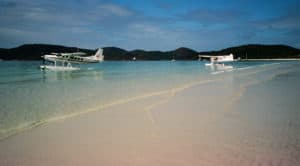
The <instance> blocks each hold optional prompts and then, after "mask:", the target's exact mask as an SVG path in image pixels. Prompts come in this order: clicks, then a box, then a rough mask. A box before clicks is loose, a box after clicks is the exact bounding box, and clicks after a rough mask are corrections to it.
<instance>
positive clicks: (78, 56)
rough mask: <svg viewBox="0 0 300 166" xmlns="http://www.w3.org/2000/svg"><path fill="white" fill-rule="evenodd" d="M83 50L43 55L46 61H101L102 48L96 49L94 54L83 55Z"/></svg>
mask: <svg viewBox="0 0 300 166" xmlns="http://www.w3.org/2000/svg"><path fill="white" fill-rule="evenodd" d="M85 55H86V54H85V53H83V52H75V53H52V54H47V55H44V56H43V58H44V60H46V61H52V62H69V63H98V62H101V61H103V58H104V56H103V50H102V49H98V51H97V52H96V54H95V55H92V56H85Z"/></svg>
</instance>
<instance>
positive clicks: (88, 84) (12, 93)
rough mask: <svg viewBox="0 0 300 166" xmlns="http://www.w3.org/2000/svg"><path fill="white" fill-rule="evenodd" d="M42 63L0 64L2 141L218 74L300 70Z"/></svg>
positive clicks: (280, 64)
mask: <svg viewBox="0 0 300 166" xmlns="http://www.w3.org/2000/svg"><path fill="white" fill-rule="evenodd" d="M40 64H41V62H40V61H2V62H0V139H3V138H6V137H7V136H9V135H13V134H15V133H17V132H19V131H22V130H24V129H28V128H32V127H35V126H38V125H41V124H45V123H48V122H51V121H53V120H57V119H63V118H68V117H72V116H76V115H79V114H82V113H85V112H90V111H98V110H103V109H106V108H109V107H110V106H113V105H118V104H121V103H126V102H129V101H133V100H136V99H139V98H146V97H149V96H155V94H159V93H161V92H164V91H165V90H170V89H176V88H180V87H185V86H188V85H191V84H193V83H195V82H201V81H204V82H205V81H206V80H213V79H220V78H221V76H222V75H236V74H239V73H241V72H243V71H246V70H251V69H256V70H264V68H265V67H266V66H272V65H273V66H274V65H275V66H276V65H277V70H278V71H281V70H285V69H286V68H289V67H291V66H297V65H298V66H299V65H300V63H299V62H296V61H288V62H285V61H244V62H242V61H241V62H233V63H229V64H227V65H225V66H205V63H204V62H201V61H175V62H170V61H136V62H132V61H131V62H117V61H116V62H102V63H99V64H87V65H82V66H81V70H78V71H56V72H55V71H41V70H40V69H39V68H38V67H39V65H40ZM261 77H265V75H264V76H261ZM256 79H258V80H259V79H260V78H259V76H257V78H256ZM281 84H284V82H281ZM274 95H280V94H274ZM277 97H281V96H277ZM295 97H299V96H289V95H285V96H284V98H285V100H287V101H288V100H289V98H293V99H294V98H295ZM293 101H294V100H293ZM291 107H292V106H291ZM244 111H250V110H248V109H245V110H244ZM249 114H250V115H251V114H253V113H249ZM271 116H272V115H271Z"/></svg>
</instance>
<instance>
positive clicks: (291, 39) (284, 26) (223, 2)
mask: <svg viewBox="0 0 300 166" xmlns="http://www.w3.org/2000/svg"><path fill="white" fill-rule="evenodd" d="M299 8H300V2H299V0H285V1H282V0H239V1H233V0H208V1H202V0H64V1H61V0H49V1H45V0H44V1H43V0H0V22H1V24H0V47H2V48H11V47H15V46H19V45H21V44H24V43H49V44H60V45H67V46H78V47H83V48H91V49H94V48H98V47H106V46H116V47H121V48H124V49H127V50H133V49H146V50H173V49H176V48H178V47H189V48H192V49H195V50H198V51H205V50H218V49H222V48H226V47H230V46H236V45H242V44H248V43H261V44H287V45H291V46H293V47H297V48H300V12H299Z"/></svg>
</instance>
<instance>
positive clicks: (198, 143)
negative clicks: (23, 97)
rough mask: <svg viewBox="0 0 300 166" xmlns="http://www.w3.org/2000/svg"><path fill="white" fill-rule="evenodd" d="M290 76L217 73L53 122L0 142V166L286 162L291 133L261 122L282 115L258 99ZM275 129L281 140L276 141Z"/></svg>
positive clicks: (275, 68) (264, 71)
mask: <svg viewBox="0 0 300 166" xmlns="http://www.w3.org/2000/svg"><path fill="white" fill-rule="evenodd" d="M282 69H284V70H282ZM295 71H297V70H295V69H294V68H287V69H286V68H281V65H280V64H279V65H269V66H261V67H260V68H259V69H257V68H251V69H249V70H242V71H239V72H236V73H225V74H222V75H220V76H216V78H218V79H217V81H213V82H208V83H204V84H202V83H191V84H189V85H186V86H182V87H179V88H176V89H174V90H173V91H168V92H166V93H161V94H160V95H152V96H151V95H150V96H147V97H144V98H141V99H139V100H132V101H130V102H122V103H119V104H117V105H113V106H112V107H107V108H105V109H104V110H103V111H93V112H89V113H84V114H81V115H80V116H74V117H72V118H66V119H59V120H56V121H53V122H52V123H48V124H46V125H41V126H39V127H36V128H34V129H31V130H27V131H25V132H22V133H19V134H17V135H14V136H12V137H9V138H8V139H4V140H1V141H0V165H20V164H22V165H25V166H26V165H30V166H38V165H45V166H47V165H49V166H50V165H58V166H60V165H61V166H66V165H67V166H68V165H106V166H110V165H122V166H124V165H141V166H143V165H145V166H146V165H149V166H150V165H172V166H173V165H175V166H176V165H178V166H179V165H183V164H185V165H224V166H238V165H249V166H250V165H253V164H254V165H265V164H268V163H270V162H271V163H273V164H279V163H284V164H285V165H292V164H293V161H291V162H290V161H289V160H290V159H291V157H290V156H289V154H290V153H288V152H289V151H287V152H286V151H278V150H280V147H281V146H285V145H286V143H289V142H290V140H288V139H290V138H294V137H293V134H294V133H293V132H294V131H295V130H296V129H293V130H290V128H287V129H286V128H285V126H281V128H280V132H279V133H278V132H277V129H276V128H272V125H264V124H265V123H267V124H273V123H274V124H286V122H289V121H288V120H289V119H288V118H290V117H289V116H288V117H286V118H287V119H286V120H287V121H282V119H283V118H277V116H278V117H280V116H281V114H278V113H277V112H275V114H273V112H272V110H273V106H272V105H273V104H274V103H276V102H278V101H277V100H279V99H280V98H276V100H274V101H273V100H271V99H270V100H267V102H270V103H268V104H267V105H264V103H261V102H260V101H261V100H262V102H265V101H266V99H268V98H269V97H272V96H273V93H271V92H272V91H273V90H272V87H269V88H267V89H266V87H268V86H269V85H272V84H271V83H274V86H276V87H278V85H281V84H278V83H277V82H276V81H278V79H279V81H282V79H283V80H284V79H285V78H286V77H289V76H290V78H297V77H295V76H294V75H293V72H295ZM297 72H300V71H299V70H298V71H297ZM270 73H271V74H270ZM294 74H295V73H294ZM296 74H297V73H296ZM257 78H260V79H257ZM290 82H291V81H289V83H290ZM282 86H283V85H281V86H279V87H278V88H279V89H277V91H278V93H279V92H281V91H279V90H280V88H282ZM286 88H290V89H292V86H291V87H290V86H287V87H286ZM263 90H264V91H263ZM284 90H285V89H284ZM258 92H259V95H258V96H256V94H257V93H258ZM292 92H293V91H291V93H292ZM294 93H296V92H294ZM274 96H278V95H274ZM202 101H204V102H202ZM285 102H288V101H285ZM216 103H217V104H216ZM254 104H256V105H255V108H256V110H255V111H252V108H253V105H254ZM286 105H287V104H284V105H283V106H286ZM274 108H276V105H275V106H274ZM291 108H293V107H291ZM260 109H262V110H265V111H259V110H260ZM246 110H247V111H246ZM266 111H267V112H266ZM279 111H280V110H279ZM253 112H255V114H254V113H253ZM290 112H291V115H290V116H291V117H293V118H296V116H295V115H296V114H295V113H296V112H292V111H290ZM279 115H280V116H279ZM283 115H285V114H283ZM271 116H275V117H276V118H275V119H272V118H271ZM284 117H285V116H284ZM265 118H266V119H265ZM299 118H300V117H299ZM283 120H285V119H283ZM295 120H296V122H297V119H295ZM278 122H280V123H278ZM287 124H291V123H287ZM292 124H293V123H292ZM281 132H283V133H284V134H286V135H288V136H289V137H287V138H285V139H283V140H281V139H280V138H281V137H279V136H278V134H281ZM291 132H292V133H291ZM273 137H274V138H273ZM275 138H276V139H275ZM291 148H293V147H291ZM288 150H290V149H288ZM292 152H293V153H296V152H294V151H292ZM294 162H295V163H296V161H294Z"/></svg>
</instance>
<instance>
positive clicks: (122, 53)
mask: <svg viewBox="0 0 300 166" xmlns="http://www.w3.org/2000/svg"><path fill="white" fill-rule="evenodd" d="M103 49H104V60H132V59H136V60H172V59H175V60H197V59H198V55H199V54H201V55H223V54H230V53H232V54H234V57H235V58H238V57H239V58H241V59H278V58H280V59H285V58H300V50H299V49H297V48H293V47H290V46H285V45H258V44H251V45H242V46H237V47H230V48H226V49H222V50H218V51H205V52H197V51H195V50H192V49H189V48H185V47H181V48H178V49H176V50H172V51H145V50H133V51H127V50H124V49H121V48H117V47H104V48H103ZM78 51H80V52H85V53H87V54H89V55H91V54H94V53H95V52H96V49H95V50H91V49H84V48H76V47H66V46H60V45H49V44H25V45H22V46H19V47H16V48H10V49H4V48H1V49H0V59H2V60H41V56H42V55H44V54H49V53H52V52H57V53H59V52H78Z"/></svg>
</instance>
